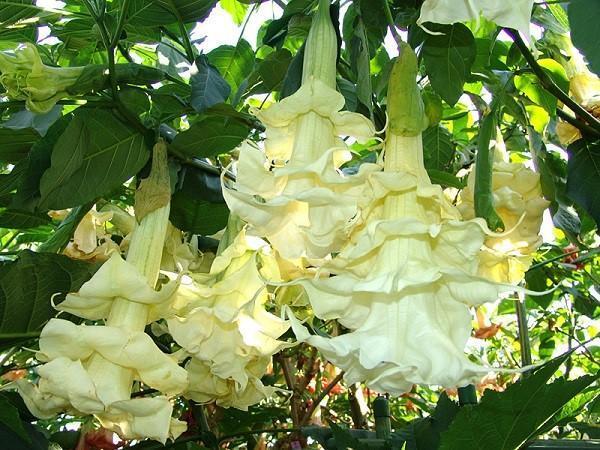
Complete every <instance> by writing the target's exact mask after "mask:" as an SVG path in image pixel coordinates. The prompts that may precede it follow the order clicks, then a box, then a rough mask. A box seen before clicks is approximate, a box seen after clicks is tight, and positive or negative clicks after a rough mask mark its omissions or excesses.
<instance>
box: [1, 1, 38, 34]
mask: <svg viewBox="0 0 600 450" xmlns="http://www.w3.org/2000/svg"><path fill="white" fill-rule="evenodd" d="M40 9H41V8H39V7H36V6H35V5H34V2H33V0H10V1H6V0H3V1H0V28H4V27H8V26H9V25H12V24H15V23H17V22H19V21H20V20H23V19H27V18H29V17H33V16H35V15H36V14H38V13H39V12H40Z"/></svg>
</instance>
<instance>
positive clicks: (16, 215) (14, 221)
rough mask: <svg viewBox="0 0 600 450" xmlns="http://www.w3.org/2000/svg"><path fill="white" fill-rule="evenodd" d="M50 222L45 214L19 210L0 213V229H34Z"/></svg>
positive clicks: (5, 210) (7, 210)
mask: <svg viewBox="0 0 600 450" xmlns="http://www.w3.org/2000/svg"><path fill="white" fill-rule="evenodd" d="M50 222H51V219H50V217H49V216H48V215H47V214H38V213H33V212H29V211H21V210H19V209H11V208H8V209H4V210H2V211H0V227H2V228H34V227H38V226H40V225H46V224H48V223H50Z"/></svg>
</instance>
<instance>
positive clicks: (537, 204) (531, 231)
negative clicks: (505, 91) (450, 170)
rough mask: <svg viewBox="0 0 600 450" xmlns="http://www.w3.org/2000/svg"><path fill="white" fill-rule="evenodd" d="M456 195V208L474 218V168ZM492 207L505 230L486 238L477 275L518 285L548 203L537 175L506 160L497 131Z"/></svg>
mask: <svg viewBox="0 0 600 450" xmlns="http://www.w3.org/2000/svg"><path fill="white" fill-rule="evenodd" d="M473 169H474V170H473V171H472V172H471V173H470V174H469V177H468V181H467V187H466V188H464V189H463V190H462V191H461V193H460V196H459V204H458V209H459V210H460V212H461V214H462V217H463V218H464V219H465V220H470V219H472V218H474V217H475V207H474V203H473V202H474V195H475V170H477V167H474V168H473ZM492 194H493V205H494V210H495V211H496V213H497V214H498V216H499V217H500V218H501V219H502V222H503V223H504V226H505V229H506V230H507V231H506V232H505V233H503V234H501V235H494V236H488V237H486V239H485V241H484V247H483V249H482V253H481V255H480V266H479V275H481V276H482V277H485V278H488V279H490V280H493V281H497V282H499V283H510V284H515V285H516V284H519V283H520V282H521V281H522V280H523V278H524V277H525V272H527V270H528V269H529V266H530V265H531V261H532V258H533V256H532V255H533V253H534V252H535V251H536V250H537V249H538V247H539V246H540V245H541V243H542V238H541V236H540V235H539V233H540V227H541V225H542V217H543V216H542V215H543V213H544V210H545V209H546V208H547V207H548V205H549V203H548V201H546V200H545V199H544V198H543V197H542V188H541V186H540V176H539V174H537V173H536V172H534V171H533V170H531V169H529V168H527V167H525V166H524V165H523V164H521V163H510V162H508V153H507V152H506V148H505V146H504V142H503V140H502V135H501V134H500V133H498V136H497V138H496V145H495V149H494V166H493V173H492Z"/></svg>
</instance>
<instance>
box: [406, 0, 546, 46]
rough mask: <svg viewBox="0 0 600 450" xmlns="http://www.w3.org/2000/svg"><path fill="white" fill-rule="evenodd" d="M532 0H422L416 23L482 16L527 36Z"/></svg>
mask: <svg viewBox="0 0 600 450" xmlns="http://www.w3.org/2000/svg"><path fill="white" fill-rule="evenodd" d="M533 2H534V0H511V1H508V2H503V1H499V0H425V2H423V6H421V15H420V16H419V19H418V20H417V24H419V25H421V26H423V24H424V23H425V22H433V23H448V24H451V23H455V22H466V21H469V20H475V21H477V22H479V19H480V17H481V16H482V15H483V17H485V18H486V19H488V20H491V21H492V22H495V23H496V24H497V25H499V26H501V27H509V28H515V29H517V30H519V31H521V33H523V35H525V36H526V37H527V38H529V23H530V21H531V10H532V9H533Z"/></svg>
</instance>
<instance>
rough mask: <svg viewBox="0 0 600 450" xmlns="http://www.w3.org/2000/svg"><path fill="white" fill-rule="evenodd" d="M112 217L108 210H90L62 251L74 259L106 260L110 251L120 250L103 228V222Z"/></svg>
mask: <svg viewBox="0 0 600 450" xmlns="http://www.w3.org/2000/svg"><path fill="white" fill-rule="evenodd" d="M112 217H113V213H112V212H110V211H104V212H98V211H96V210H95V209H92V210H90V211H89V212H88V213H87V214H86V215H85V216H83V219H81V221H80V222H79V225H77V228H75V232H74V233H73V240H72V241H71V242H69V244H68V245H67V247H66V248H65V250H64V252H63V253H64V254H65V255H67V256H69V257H71V258H74V259H84V260H94V261H106V260H107V259H108V257H109V256H110V254H111V253H113V252H115V251H116V252H117V253H118V252H120V248H119V246H118V245H117V243H116V242H114V241H113V240H112V239H111V238H110V235H109V234H107V233H106V232H105V230H104V224H105V223H106V222H108V221H110V220H111V219H112Z"/></svg>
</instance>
